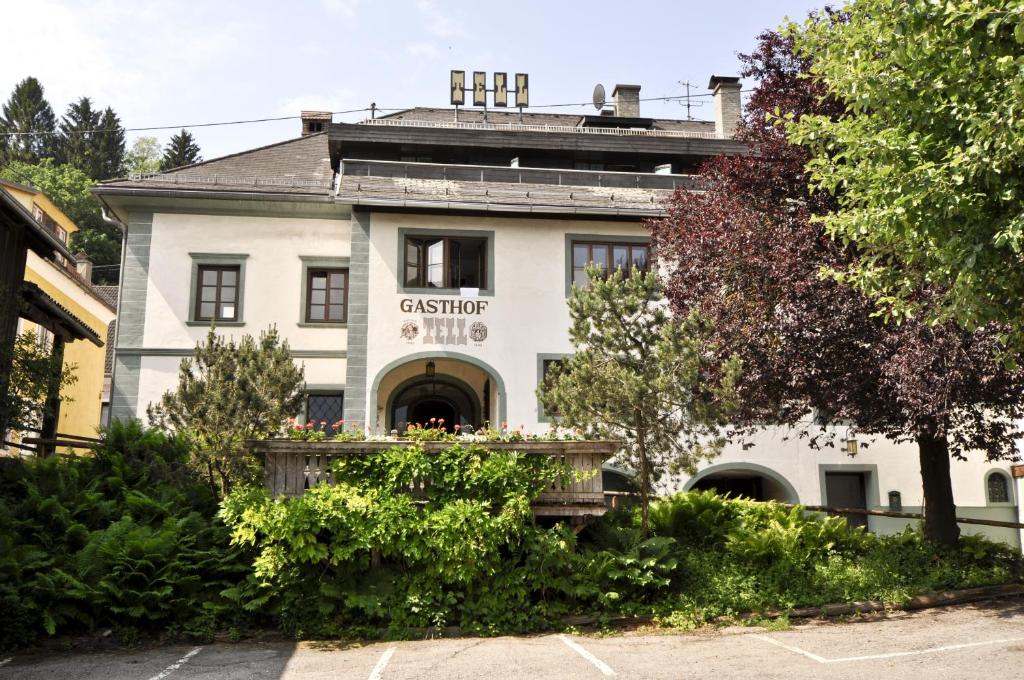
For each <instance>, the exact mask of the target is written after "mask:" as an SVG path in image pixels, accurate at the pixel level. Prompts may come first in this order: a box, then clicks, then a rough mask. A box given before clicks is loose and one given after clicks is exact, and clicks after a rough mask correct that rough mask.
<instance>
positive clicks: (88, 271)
mask: <svg viewBox="0 0 1024 680" xmlns="http://www.w3.org/2000/svg"><path fill="white" fill-rule="evenodd" d="M75 270H76V271H77V272H78V275H79V276H81V277H82V278H83V279H85V280H86V281H88V282H89V283H92V260H90V259H89V256H88V255H86V254H85V253H75Z"/></svg>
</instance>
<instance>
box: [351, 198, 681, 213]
mask: <svg viewBox="0 0 1024 680" xmlns="http://www.w3.org/2000/svg"><path fill="white" fill-rule="evenodd" d="M337 202H339V203H344V204H345V205H352V206H369V207H373V206H381V207H393V208H425V209H429V210H456V211H472V212H503V213H527V214H534V215H588V216H602V215H604V216H615V217H637V218H644V217H662V216H664V214H665V211H664V210H660V209H650V210H648V209H640V208H599V207H584V206H579V207H578V206H560V205H540V204H537V205H523V204H516V203H473V202H472V201H419V200H408V199H404V200H395V199H387V198H357V197H348V196H339V197H338V198H337Z"/></svg>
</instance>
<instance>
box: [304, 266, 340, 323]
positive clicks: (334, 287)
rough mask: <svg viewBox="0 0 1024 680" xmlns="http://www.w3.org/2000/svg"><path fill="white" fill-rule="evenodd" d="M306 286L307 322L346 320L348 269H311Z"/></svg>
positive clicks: (337, 321) (338, 321)
mask: <svg viewBox="0 0 1024 680" xmlns="http://www.w3.org/2000/svg"><path fill="white" fill-rule="evenodd" d="M306 287H307V290H306V322H307V323H329V322H334V323H344V322H345V319H346V316H347V311H348V310H347V308H348V304H347V302H348V270H347V269H310V270H309V272H308V275H307V278H306Z"/></svg>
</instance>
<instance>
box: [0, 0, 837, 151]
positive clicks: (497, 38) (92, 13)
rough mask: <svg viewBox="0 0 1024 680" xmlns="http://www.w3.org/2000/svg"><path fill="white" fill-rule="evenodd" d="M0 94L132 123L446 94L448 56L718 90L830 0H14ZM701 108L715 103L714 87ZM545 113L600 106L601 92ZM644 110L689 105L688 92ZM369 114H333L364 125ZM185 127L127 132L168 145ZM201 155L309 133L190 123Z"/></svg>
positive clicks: (567, 83)
mask: <svg viewBox="0 0 1024 680" xmlns="http://www.w3.org/2000/svg"><path fill="white" fill-rule="evenodd" d="M4 4H5V7H4V11H3V16H4V19H5V23H6V24H7V25H8V26H9V27H19V28H20V30H7V31H5V36H4V40H3V41H0V99H2V100H4V101H6V99H7V97H8V96H9V95H10V92H11V90H12V89H13V87H14V85H15V84H16V83H17V82H18V81H20V80H21V79H23V78H25V77H26V76H29V75H32V76H35V77H36V78H38V79H39V80H40V82H41V83H42V84H43V87H44V88H45V93H46V96H47V99H48V100H49V101H50V104H51V105H52V106H53V108H54V111H55V112H56V113H57V115H58V116H60V115H61V114H63V112H64V111H65V109H66V107H67V105H68V104H69V103H70V102H72V101H74V100H76V99H78V98H79V97H81V96H88V97H90V98H91V99H92V100H93V102H94V103H95V104H97V105H99V106H104V107H105V106H112V107H114V109H115V111H117V113H118V114H119V115H120V117H121V121H122V123H123V124H124V125H125V127H127V128H135V127H150V126H177V127H181V126H187V125H190V124H196V123H206V122H221V121H234V120H245V119H253V118H267V117H278V116H297V115H298V114H299V112H300V111H301V110H303V109H313V110H329V111H346V110H350V109H361V108H365V107H368V106H369V105H370V103H371V102H375V103H376V104H377V106H378V107H380V108H382V109H400V108H408V107H412V106H442V107H445V106H448V80H449V72H450V71H451V70H452V69H458V70H463V71H466V73H467V80H468V79H469V78H470V76H469V74H470V73H471V72H472V71H486V72H487V73H488V86H490V82H491V75H490V74H491V73H493V72H495V71H504V72H507V73H508V74H509V78H510V80H511V79H512V78H513V75H512V74H514V73H528V74H529V76H530V87H531V92H530V104H531V105H540V104H565V103H583V102H589V101H590V100H591V96H592V92H593V89H594V85H596V84H597V83H601V84H603V85H604V87H605V89H606V90H607V92H608V95H609V96H610V95H611V91H612V88H613V87H614V85H615V84H616V83H634V84H639V85H641V86H642V90H641V94H640V96H641V97H661V96H672V95H680V94H683V93H684V92H685V88H684V86H683V85H681V82H683V81H689V82H690V83H691V84H692V86H693V87H692V89H691V92H692V93H706V92H707V89H706V88H707V84H708V77H709V76H710V75H711V74H712V73H715V74H720V75H733V74H736V73H737V72H738V70H739V61H738V59H737V57H736V53H737V52H746V51H749V50H750V49H751V48H752V47H753V46H754V44H755V38H756V36H757V35H758V34H759V33H760V32H761V31H763V30H765V29H767V28H773V27H775V26H778V25H779V24H780V22H782V21H784V20H785V19H786V18H787V17H788V18H790V19H795V20H802V19H803V18H804V17H805V16H806V14H807V12H808V11H809V10H812V9H814V8H816V7H818V6H820V5H821V4H822V3H821V2H820V1H818V0H760V1H759V0H742V1H741V0H699V1H693V0H674V1H672V0H663V1H661V2H655V1H647V0H628V1H627V2H622V1H621V0H616V1H614V2H612V1H610V0H588V1H586V2H579V1H578V0H576V1H573V2H568V1H563V0H546V1H544V0H539V1H537V0H520V2H518V3H510V2H501V3H497V2H493V1H492V0H471V1H462V0H291V1H287V0H276V1H273V0H249V1H248V2H235V1H232V0H211V1H208V2H198V1H195V0H174V1H170V2H164V1H148V0H133V1H131V2H129V1H127V0H122V1H120V2H115V1H113V0H81V1H72V0H63V1H61V0H32V1H31V2H10V3H4ZM693 102H694V103H695V104H696V103H698V102H703V103H704V104H703V106H701V107H699V108H693V109H692V110H691V115H692V116H693V117H694V118H697V119H703V120H710V119H712V118H713V116H714V112H713V110H712V108H711V104H710V100H709V98H707V97H704V98H700V99H695V100H693ZM535 110H536V111H558V112H570V113H585V112H588V111H589V112H593V107H592V106H591V105H589V104H587V105H585V106H575V107H567V108H555V109H551V108H537V109H535ZM641 114H642V115H644V116H651V117H666V118H684V117H686V110H685V108H683V107H681V106H680V104H679V103H678V102H674V101H672V102H657V101H655V102H642V104H641ZM366 116H367V114H366V113H362V112H360V113H352V114H347V115H338V116H335V118H334V120H335V121H336V122H338V121H345V122H354V121H357V120H361V119H362V118H364V117H366ZM173 132H174V131H173V130H161V131H153V132H129V135H128V136H129V141H131V140H133V139H134V138H135V137H137V136H139V135H143V134H145V135H153V136H156V137H157V138H158V139H159V140H160V142H161V144H164V143H166V141H167V140H168V139H169V137H170V136H171V134H173ZM192 132H193V134H194V135H195V137H196V139H197V141H198V143H199V145H200V148H201V149H202V153H203V156H204V158H206V159H210V158H215V157H218V156H222V155H225V154H229V153H235V152H238V151H243V150H245V149H250V148H255V147H258V146H262V145H265V144H270V143H273V142H277V141H281V140H285V139H290V138H293V137H297V136H298V135H299V132H300V122H299V121H298V120H297V119H295V120H285V121H277V122H267V123H254V124H248V125H230V126H219V127H206V128H194V129H192Z"/></svg>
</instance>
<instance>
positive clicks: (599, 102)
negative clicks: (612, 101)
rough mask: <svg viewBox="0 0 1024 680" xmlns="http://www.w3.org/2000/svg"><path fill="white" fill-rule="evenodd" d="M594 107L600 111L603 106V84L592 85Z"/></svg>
mask: <svg viewBox="0 0 1024 680" xmlns="http://www.w3.org/2000/svg"><path fill="white" fill-rule="evenodd" d="M594 108H595V109H597V110H598V111H600V110H601V109H603V108H604V85H602V84H601V83H598V84H597V85H594Z"/></svg>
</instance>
